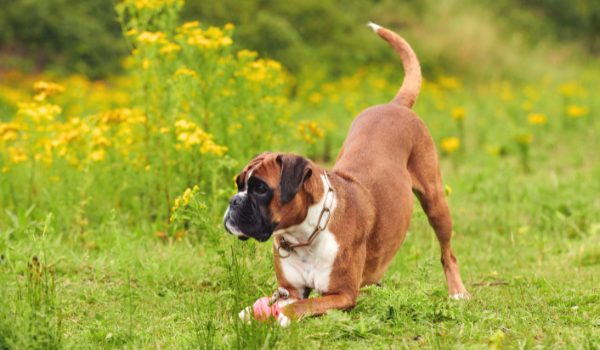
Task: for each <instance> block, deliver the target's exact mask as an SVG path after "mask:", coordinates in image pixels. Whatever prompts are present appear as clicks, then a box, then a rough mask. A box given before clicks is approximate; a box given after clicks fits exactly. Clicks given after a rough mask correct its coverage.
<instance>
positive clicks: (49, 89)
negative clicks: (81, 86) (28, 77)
mask: <svg viewBox="0 0 600 350" xmlns="http://www.w3.org/2000/svg"><path fill="white" fill-rule="evenodd" d="M33 89H34V90H35V91H36V92H38V93H40V94H44V96H53V95H56V94H60V93H63V92H64V91H65V88H64V87H63V86H62V85H58V84H55V83H49V82H45V81H38V82H37V83H35V84H33ZM43 99H44V98H41V99H39V100H40V101H41V100H43Z"/></svg>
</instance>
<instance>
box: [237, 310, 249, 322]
mask: <svg viewBox="0 0 600 350" xmlns="http://www.w3.org/2000/svg"><path fill="white" fill-rule="evenodd" d="M251 313H252V309H251V306H248V307H247V308H245V309H244V310H242V311H240V313H239V314H238V316H239V317H240V319H241V320H242V322H246V323H248V324H250V320H252V314H251Z"/></svg>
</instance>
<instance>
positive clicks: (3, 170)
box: [2, 166, 10, 173]
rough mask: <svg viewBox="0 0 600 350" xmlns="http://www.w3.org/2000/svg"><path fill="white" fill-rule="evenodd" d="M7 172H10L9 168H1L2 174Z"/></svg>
mask: <svg viewBox="0 0 600 350" xmlns="http://www.w3.org/2000/svg"><path fill="white" fill-rule="evenodd" d="M9 170H10V168H9V167H7V166H5V167H3V168H2V172H3V173H5V172H7V171H9Z"/></svg>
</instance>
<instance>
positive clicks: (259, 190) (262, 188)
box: [254, 185, 268, 194]
mask: <svg viewBox="0 0 600 350" xmlns="http://www.w3.org/2000/svg"><path fill="white" fill-rule="evenodd" d="M267 191H268V190H267V188H266V187H265V186H263V185H260V186H258V187H256V188H255V189H254V192H256V193H257V194H265V193H267Z"/></svg>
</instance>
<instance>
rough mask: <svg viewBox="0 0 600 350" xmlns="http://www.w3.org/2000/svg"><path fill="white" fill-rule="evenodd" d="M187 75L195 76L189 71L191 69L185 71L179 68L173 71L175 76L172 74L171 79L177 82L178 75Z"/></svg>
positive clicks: (193, 72) (194, 73)
mask: <svg viewBox="0 0 600 350" xmlns="http://www.w3.org/2000/svg"><path fill="white" fill-rule="evenodd" d="M182 74H183V75H189V76H192V77H195V76H196V72H195V71H193V70H191V69H185V68H179V69H178V70H176V71H175V74H173V79H175V80H177V77H178V76H180V75H182Z"/></svg>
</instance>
